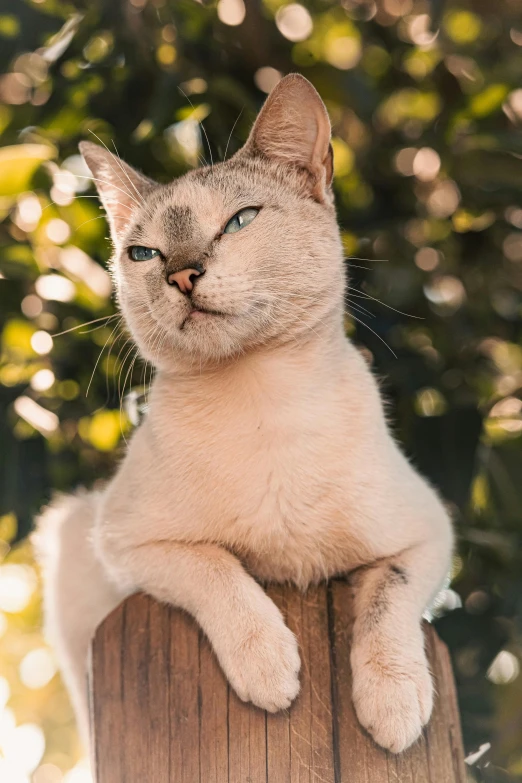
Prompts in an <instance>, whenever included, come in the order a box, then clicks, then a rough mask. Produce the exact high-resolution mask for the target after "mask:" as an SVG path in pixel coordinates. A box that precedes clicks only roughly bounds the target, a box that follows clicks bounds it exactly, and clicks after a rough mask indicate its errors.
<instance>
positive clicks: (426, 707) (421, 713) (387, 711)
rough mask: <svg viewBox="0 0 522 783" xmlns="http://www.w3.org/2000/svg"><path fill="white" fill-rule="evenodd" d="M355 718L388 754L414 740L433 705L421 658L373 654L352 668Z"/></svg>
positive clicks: (430, 684) (427, 718)
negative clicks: (396, 658)
mask: <svg viewBox="0 0 522 783" xmlns="http://www.w3.org/2000/svg"><path fill="white" fill-rule="evenodd" d="M353 702H354V705H355V711H356V713H357V717H358V719H359V721H360V723H361V724H362V726H364V728H365V729H366V730H367V731H368V732H369V733H370V734H371V735H372V737H373V739H374V740H375V742H376V743H377V744H378V745H380V746H381V747H383V748H385V749H386V750H390V751H392V753H400V752H401V751H403V750H406V748H408V747H409V746H410V745H411V744H412V743H414V742H415V740H417V739H418V738H419V736H420V734H421V732H422V728H423V726H425V725H426V724H427V723H428V721H429V719H430V715H431V711H432V708H433V682H432V679H431V675H430V673H429V671H428V666H427V663H426V661H425V659H423V658H421V659H417V660H412V661H403V662H402V665H401V666H400V667H397V665H396V661H393V662H391V661H387V660H386V658H385V657H384V656H383V657H381V658H380V659H379V657H374V659H373V660H370V661H367V662H366V663H365V664H363V665H358V666H356V667H354V672H353Z"/></svg>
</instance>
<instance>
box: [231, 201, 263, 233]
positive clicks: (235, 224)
mask: <svg viewBox="0 0 522 783" xmlns="http://www.w3.org/2000/svg"><path fill="white" fill-rule="evenodd" d="M258 212H259V210H258V209H256V208H255V207H247V208H246V209H241V210H240V211H239V212H238V213H237V214H236V215H234V217H233V218H230V220H229V221H228V223H227V224H226V226H225V228H224V231H223V233H224V234H235V233H236V231H240V230H241V229H242V228H244V227H245V226H248V224H249V223H251V222H252V221H253V219H254V218H255V216H256V215H257V213H258Z"/></svg>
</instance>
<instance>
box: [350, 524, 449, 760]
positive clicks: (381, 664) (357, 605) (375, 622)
mask: <svg viewBox="0 0 522 783" xmlns="http://www.w3.org/2000/svg"><path fill="white" fill-rule="evenodd" d="M450 552H451V537H450V536H449V535H447V534H446V533H445V532H444V531H443V534H442V535H441V536H439V537H438V538H437V539H434V540H429V541H428V540H427V541H426V542H424V543H423V544H419V545H416V546H412V547H410V548H408V549H407V550H405V551H403V552H400V553H398V554H397V555H395V556H393V557H390V558H384V559H382V560H379V561H377V562H376V563H375V564H373V565H370V566H367V567H364V568H363V569H361V570H360V571H359V572H356V573H355V574H354V575H353V579H354V588H355V594H354V613H355V623H354V631H353V641H352V652H351V664H352V673H353V700H354V705H355V709H356V712H357V717H358V718H359V720H360V722H361V724H362V725H363V726H364V727H365V728H366V729H367V730H368V731H369V732H370V734H371V735H372V736H373V738H374V739H375V741H376V742H377V743H378V744H379V745H381V746H382V747H384V748H386V749H388V750H391V751H392V752H394V753H399V752H400V751H402V750H405V749H406V748H407V747H408V746H409V745H411V744H412V743H413V742H415V740H416V739H417V738H418V737H419V735H420V733H421V731H422V727H423V726H425V725H426V724H427V722H428V721H429V719H430V715H431V711H432V707H433V683H432V679H431V675H430V672H429V668H428V663H427V660H426V654H425V651H424V636H423V632H422V627H421V618H422V613H423V611H424V609H425V608H426V605H427V604H428V603H429V601H430V600H431V599H432V597H433V596H434V594H435V593H436V592H437V590H438V588H439V587H440V585H441V583H442V582H443V580H444V578H445V575H446V573H447V569H448V566H449V558H450Z"/></svg>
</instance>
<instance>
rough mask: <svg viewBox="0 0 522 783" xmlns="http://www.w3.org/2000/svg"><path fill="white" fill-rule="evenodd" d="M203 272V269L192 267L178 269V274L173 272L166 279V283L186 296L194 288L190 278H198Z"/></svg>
mask: <svg viewBox="0 0 522 783" xmlns="http://www.w3.org/2000/svg"><path fill="white" fill-rule="evenodd" d="M204 271H205V270H204V269H195V268H194V267H187V269H180V270H179V272H173V273H172V274H170V275H169V276H168V277H167V283H168V284H169V285H177V287H178V288H179V290H180V291H181V293H182V294H188V293H189V291H192V289H193V288H194V282H193V280H192V278H194V277H199V276H200V275H202V274H203V272H204Z"/></svg>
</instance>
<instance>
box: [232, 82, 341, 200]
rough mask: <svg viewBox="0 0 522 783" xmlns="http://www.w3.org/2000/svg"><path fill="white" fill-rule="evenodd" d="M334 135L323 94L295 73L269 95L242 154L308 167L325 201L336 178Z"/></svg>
mask: <svg viewBox="0 0 522 783" xmlns="http://www.w3.org/2000/svg"><path fill="white" fill-rule="evenodd" d="M330 137H331V127H330V120H329V117H328V112H327V111H326V106H325V105H324V103H323V102H322V100H321V98H320V96H319V93H318V92H317V90H316V89H315V87H313V86H312V85H311V84H310V82H309V81H308V79H305V78H304V76H301V75H300V74H298V73H292V74H289V75H288V76H285V77H284V78H283V79H281V81H280V82H278V84H277V85H276V86H275V87H274V89H273V90H272V92H271V93H270V95H269V96H268V98H267V100H266V102H265V104H264V106H263V108H262V109H261V111H260V113H259V115H258V117H257V119H256V121H255V123H254V127H253V128H252V130H251V132H250V136H249V137H248V140H247V142H246V144H245V146H244V147H243V149H242V150H240V153H239V154H240V155H244V154H249V155H253V156H256V155H257V156H265V157H267V158H271V159H272V160H276V161H279V162H281V163H288V164H292V165H297V166H298V167H299V168H302V169H305V170H306V171H307V172H309V174H310V175H311V177H310V178H309V180H310V187H311V188H312V191H313V195H314V197H315V198H317V199H318V200H319V201H325V200H330V185H331V183H332V177H333V153H332V147H331V144H330Z"/></svg>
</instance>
